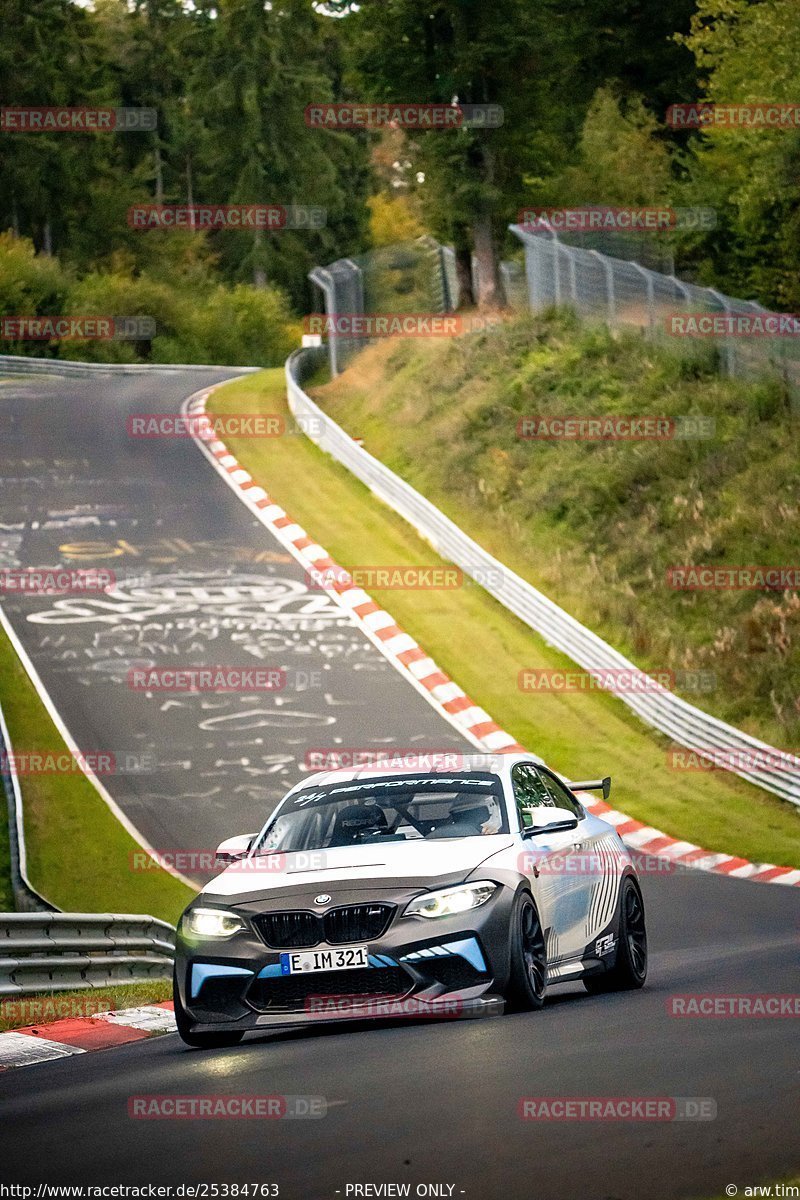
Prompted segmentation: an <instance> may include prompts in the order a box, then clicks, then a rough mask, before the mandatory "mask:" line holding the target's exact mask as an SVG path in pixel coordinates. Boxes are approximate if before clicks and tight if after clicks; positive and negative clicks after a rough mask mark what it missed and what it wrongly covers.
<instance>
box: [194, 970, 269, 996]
mask: <svg viewBox="0 0 800 1200" xmlns="http://www.w3.org/2000/svg"><path fill="white" fill-rule="evenodd" d="M254 974H255V972H254V971H248V970H247V969H246V968H245V967H226V966H223V965H222V964H220V963H193V964H192V982H191V998H192V1000H196V999H197V997H198V996H199V995H200V989H201V988H202V986H203V984H204V983H205V981H206V980H207V979H221V978H223V977H225V976H234V975H254Z"/></svg>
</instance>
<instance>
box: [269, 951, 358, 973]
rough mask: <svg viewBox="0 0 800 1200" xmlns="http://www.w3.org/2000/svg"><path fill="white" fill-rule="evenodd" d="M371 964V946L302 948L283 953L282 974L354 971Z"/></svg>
mask: <svg viewBox="0 0 800 1200" xmlns="http://www.w3.org/2000/svg"><path fill="white" fill-rule="evenodd" d="M368 966H369V947H368V946H350V947H349V948H348V949H347V950H301V951H299V952H297V953H286V954H282V955H281V975H308V974H310V973H311V972H313V971H352V970H354V969H355V968H356V967H368Z"/></svg>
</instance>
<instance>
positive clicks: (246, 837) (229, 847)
mask: <svg viewBox="0 0 800 1200" xmlns="http://www.w3.org/2000/svg"><path fill="white" fill-rule="evenodd" d="M255 836H256V835H255V834H254V833H240V834H239V836H238V837H232V838H227V840H226V841H224V842H220V844H219V845H218V846H217V854H216V858H217V862H218V863H232V862H238V861H239V859H240V858H244V856H245V855H246V854H247V851H248V850H249V849H250V847H251V845H252V844H253V838H254V837H255Z"/></svg>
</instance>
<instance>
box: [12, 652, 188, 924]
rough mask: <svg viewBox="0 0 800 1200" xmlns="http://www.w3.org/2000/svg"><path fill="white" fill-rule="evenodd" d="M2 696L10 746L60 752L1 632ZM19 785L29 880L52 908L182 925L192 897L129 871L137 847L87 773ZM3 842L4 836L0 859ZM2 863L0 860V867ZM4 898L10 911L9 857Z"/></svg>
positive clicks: (165, 880)
mask: <svg viewBox="0 0 800 1200" xmlns="http://www.w3.org/2000/svg"><path fill="white" fill-rule="evenodd" d="M0 697H2V703H3V712H4V713H5V718H6V723H7V725H8V731H9V735H10V737H11V742H12V745H13V746H15V747H17V748H18V749H23V748H24V749H25V750H26V751H32V750H49V751H51V750H53V749H54V748H58V749H59V750H61V749H63V746H64V743H63V741H62V739H61V737H60V735H59V733H58V731H57V730H56V728H55V726H54V725H53V723H52V721H51V720H50V717H49V715H48V714H47V712H46V710H45V708H44V706H43V705H42V702H41V700H40V699H39V696H38V694H37V692H36V689H35V688H34V687H33V684H32V683H31V681H30V680H29V678H28V676H27V674H26V672H25V670H24V668H23V666H22V664H21V663H20V661H19V659H18V657H17V655H16V652H15V651H14V648H13V646H12V645H11V643H10V642H9V641H8V639H7V637H6V636H5V634H3V633H0ZM20 782H21V787H22V798H23V806H24V813H25V841H26V848H27V856H28V874H29V876H30V880H31V883H32V884H33V886H34V887H35V888H36V889H37V890H38V891H39V892H41V893H42V895H43V896H45V897H46V898H47V899H48V900H50V901H51V903H53V904H56V905H58V907H59V908H62V909H64V910H65V911H68V912H129V913H147V914H149V915H150V916H154V917H160V918H161V919H162V920H164V921H173V922H174V921H175V920H176V919H177V917H178V916H179V914H180V913H181V911H182V910H183V909H184V908H185V907H186V905H187V904H188V903H189V901H190V899H191V898H192V896H193V895H194V894H195V893H194V892H192V891H191V890H190V889H189V888H188V887H186V886H185V885H184V884H182V883H180V882H179V881H178V880H177V879H175V878H174V877H173V876H172V875H169V874H168V873H167V872H166V871H163V870H161V869H160V868H158V869H154V870H152V871H147V872H135V871H132V870H131V867H130V862H131V859H130V855H131V853H132V852H133V851H136V850H140V847H139V845H138V843H136V842H135V841H134V840H133V838H132V837H131V836H130V834H128V833H127V832H126V831H125V830H124V829H123V827H122V826H121V825H120V823H119V822H118V821H117V819H116V817H115V816H114V814H113V813H112V812H111V810H110V809H109V807H108V806H107V804H106V803H105V801H104V800H103V799H102V797H101V796H100V795H99V794H98V793H97V791H96V790H95V788H94V787H93V786H92V784H91V783H90V782H89V780H88V779H87V778H86V777H85V776H84V775H83V774H80V773H76V774H75V775H27V776H23V777H22V778H21V780H20ZM6 835H7V831H6ZM2 838H3V832H2V829H0V855H2V851H3V844H4V843H3V840H2ZM6 851H7V844H6ZM2 863H3V859H2V857H0V867H2ZM0 896H2V901H1V903H2V906H3V907H7V908H8V909H13V903H12V902H11V896H10V884H9V882H8V871H7V856H6V869H5V871H4V872H3V874H2V876H0Z"/></svg>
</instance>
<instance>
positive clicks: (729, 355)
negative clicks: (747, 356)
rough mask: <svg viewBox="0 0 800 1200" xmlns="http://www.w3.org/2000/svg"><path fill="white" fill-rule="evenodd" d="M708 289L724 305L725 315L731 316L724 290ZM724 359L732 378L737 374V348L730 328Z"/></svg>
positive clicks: (726, 336)
mask: <svg viewBox="0 0 800 1200" xmlns="http://www.w3.org/2000/svg"><path fill="white" fill-rule="evenodd" d="M706 291H707V292H708V293H709V294H710V295H711V296H713V297H714V299H715V300H716V301H717V303H718V304H721V305H722V311H723V312H724V314H725V316H726V317H727V316H729V315H730V313H731V312H732V309H731V307H730V305H729V304H728V297H727V296H724V295H723V294H722V292H718V291H717V289H716V288H712V287H710V288H706ZM723 361H724V363H725V372H726V374H727V375H729V376H730V377H731V379H732V378H733V377H734V376H735V374H736V350H735V348H734V343H733V337H732V336H731V333H730V330H729V331H728V333H727V334H726V335H725V350H724V355H723Z"/></svg>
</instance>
